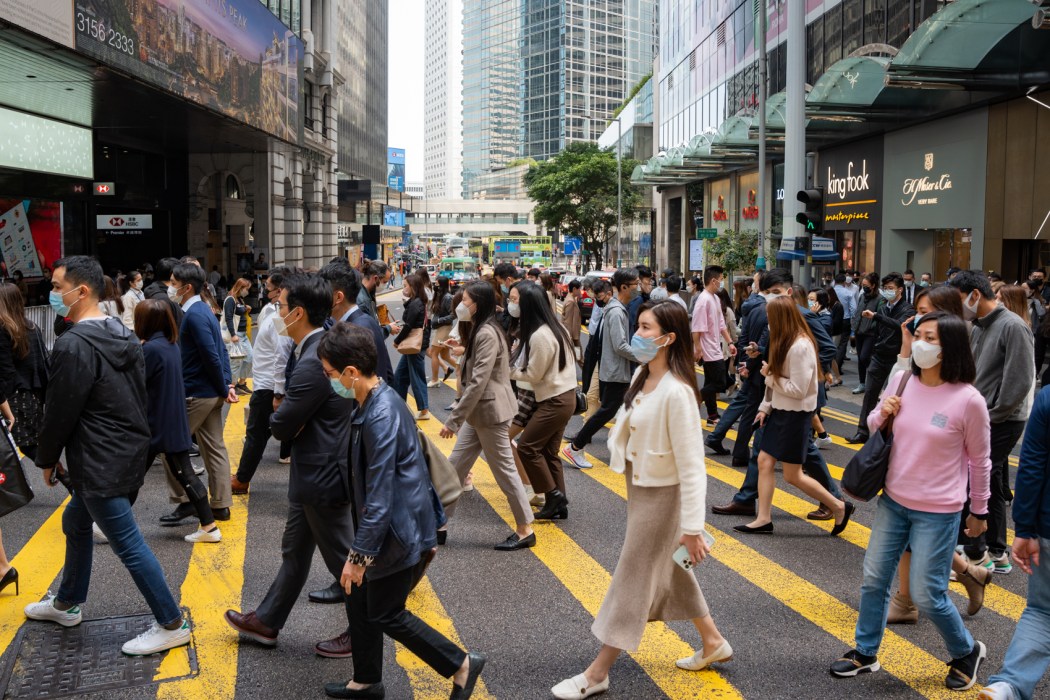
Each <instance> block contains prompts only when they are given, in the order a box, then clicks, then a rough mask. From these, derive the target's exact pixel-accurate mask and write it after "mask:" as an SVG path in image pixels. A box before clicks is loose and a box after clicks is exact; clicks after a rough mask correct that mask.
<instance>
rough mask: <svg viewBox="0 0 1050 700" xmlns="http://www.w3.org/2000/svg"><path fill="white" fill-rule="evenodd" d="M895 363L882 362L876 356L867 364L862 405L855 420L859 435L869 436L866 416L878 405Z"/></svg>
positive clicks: (893, 360) (889, 361)
mask: <svg viewBox="0 0 1050 700" xmlns="http://www.w3.org/2000/svg"><path fill="white" fill-rule="evenodd" d="M895 362H896V359H892V360H883V359H882V358H880V357H878V356H876V357H873V358H871V362H870V363H869V364H868V376H867V377H866V378H865V382H864V403H862V404H861V407H860V418H859V419H857V432H858V433H860V434H861V435H870V434H871V433H870V431H869V430H868V414H869V413H871V412H872V411H873V410H875V406H876V405H877V404H878V403H879V395H880V394H881V393H882V387H883V386H885V385H886V380H887V379H889V377H890V372H891V371H892V370H893V365H894V363H895ZM894 390H896V387H894Z"/></svg>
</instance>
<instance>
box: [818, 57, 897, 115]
mask: <svg viewBox="0 0 1050 700" xmlns="http://www.w3.org/2000/svg"><path fill="white" fill-rule="evenodd" d="M889 63H890V59H888V58H883V57H881V56H854V57H851V58H843V59H842V60H840V61H836V62H835V63H834V64H832V65H831V66H829V67H828V69H827V71H826V72H825V73H824V75H822V76H820V78H819V79H818V80H817V83H816V84H815V85H814V86H813V89H812V90H811V91H810V93H809V95H808V96H807V97H806V110H807V111H808V112H814V111H818V112H819V111H820V110H823V109H825V108H827V107H832V108H834V107H836V106H844V107H870V106H871V105H872V104H874V103H875V100H876V99H878V97H879V94H880V93H882V90H883V88H884V87H885V78H886V66H888V65H889Z"/></svg>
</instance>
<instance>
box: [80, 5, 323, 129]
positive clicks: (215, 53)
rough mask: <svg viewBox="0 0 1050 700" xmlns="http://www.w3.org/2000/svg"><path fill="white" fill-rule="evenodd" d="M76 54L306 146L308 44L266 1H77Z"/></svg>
mask: <svg viewBox="0 0 1050 700" xmlns="http://www.w3.org/2000/svg"><path fill="white" fill-rule="evenodd" d="M73 25H74V30H75V31H76V49H77V51H80V52H82V53H85V54H88V55H90V56H93V57H95V58H97V59H99V60H101V61H104V62H105V63H107V64H109V65H111V66H114V67H117V68H119V69H121V70H124V71H126V72H128V73H130V74H131V75H134V76H136V77H139V78H142V79H143V80H146V81H148V82H150V83H153V84H154V85H157V86H158V87H161V88H163V89H165V90H167V91H169V92H171V93H173V94H175V95H178V96H179V97H183V98H185V99H187V100H190V101H191V102H196V103H197V104H199V105H203V106H204V107H208V108H209V109H212V110H215V111H216V112H220V113H222V114H225V115H226V116H228V117H232V118H233V119H237V120H239V121H242V122H244V123H245V124H249V125H251V126H254V127H256V128H258V129H262V130H263V131H265V132H267V133H270V134H272V135H274V136H276V137H277V138H280V139H284V140H285V141H289V142H292V143H299V142H300V140H301V136H302V114H301V112H300V106H299V104H300V101H299V93H300V87H301V83H302V59H303V45H302V42H301V41H300V40H299V38H298V37H297V36H296V35H295V34H294V33H293V32H292V31H291V30H290V29H288V28H287V27H285V26H284V25H283V24H281V22H280V20H278V19H277V18H276V17H275V16H274V15H273V14H272V13H271V12H270V11H269V10H268V9H266V6H265V5H263V4H262V3H260V2H258V0H75V2H74V15H73Z"/></svg>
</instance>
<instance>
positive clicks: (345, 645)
mask: <svg viewBox="0 0 1050 700" xmlns="http://www.w3.org/2000/svg"><path fill="white" fill-rule="evenodd" d="M314 653H315V654H317V655H318V656H323V657H325V658H326V659H348V658H350V657H351V656H353V655H354V651H353V648H352V647H351V646H350V632H343V633H342V634H341V635H339V636H338V637H335V638H333V639H326V640H325V641H323V642H318V643H317V644H315V645H314Z"/></svg>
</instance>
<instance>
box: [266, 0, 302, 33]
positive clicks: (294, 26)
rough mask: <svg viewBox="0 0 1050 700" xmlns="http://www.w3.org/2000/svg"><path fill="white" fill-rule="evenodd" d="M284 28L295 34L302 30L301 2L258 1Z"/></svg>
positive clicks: (299, 0)
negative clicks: (282, 23)
mask: <svg viewBox="0 0 1050 700" xmlns="http://www.w3.org/2000/svg"><path fill="white" fill-rule="evenodd" d="M260 2H262V4H263V5H266V7H267V8H268V9H269V10H270V12H272V13H273V14H274V16H275V17H277V18H278V19H279V20H281V21H282V22H284V24H285V26H287V27H288V28H289V29H291V30H292V31H293V32H295V33H296V34H300V33H301V32H302V30H303V3H302V0H260Z"/></svg>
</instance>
